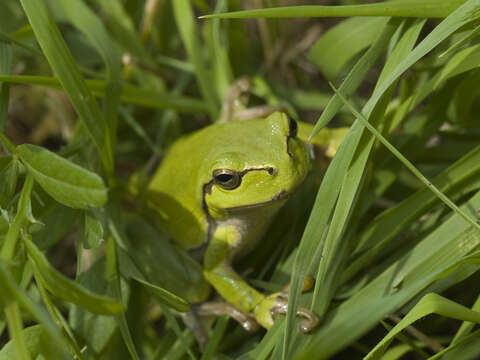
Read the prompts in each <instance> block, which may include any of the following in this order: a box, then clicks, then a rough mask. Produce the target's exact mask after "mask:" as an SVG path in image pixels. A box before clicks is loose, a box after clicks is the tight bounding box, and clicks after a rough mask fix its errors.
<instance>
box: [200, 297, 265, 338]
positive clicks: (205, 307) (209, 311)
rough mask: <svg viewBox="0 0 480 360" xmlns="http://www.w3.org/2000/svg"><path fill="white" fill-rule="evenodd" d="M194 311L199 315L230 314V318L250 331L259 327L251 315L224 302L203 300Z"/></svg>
mask: <svg viewBox="0 0 480 360" xmlns="http://www.w3.org/2000/svg"><path fill="white" fill-rule="evenodd" d="M196 312H197V314H198V315H200V316H210V315H213V316H222V315H227V316H230V317H231V318H232V319H235V320H236V321H237V322H238V323H240V325H242V327H243V328H244V329H245V330H247V331H250V332H253V331H257V330H258V328H259V325H258V323H257V321H256V320H255V318H254V317H253V316H252V315H250V314H248V313H246V312H243V311H241V310H239V309H237V308H236V307H235V306H233V305H231V304H229V303H226V302H222V301H210V302H205V303H202V304H200V305H198V306H197V307H196Z"/></svg>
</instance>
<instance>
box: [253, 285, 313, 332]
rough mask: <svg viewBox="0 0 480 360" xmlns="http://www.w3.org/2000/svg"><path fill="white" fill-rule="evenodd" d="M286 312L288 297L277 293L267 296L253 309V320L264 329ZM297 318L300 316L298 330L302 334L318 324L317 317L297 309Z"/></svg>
mask: <svg viewBox="0 0 480 360" xmlns="http://www.w3.org/2000/svg"><path fill="white" fill-rule="evenodd" d="M287 311H288V295H287V294H286V293H284V292H279V293H275V294H271V295H269V296H267V297H266V298H265V299H264V300H263V301H262V302H261V303H260V304H259V305H258V306H257V308H256V309H255V318H256V319H257V321H258V322H259V323H260V324H261V325H262V326H263V327H265V328H267V329H268V328H270V327H271V326H272V325H273V322H274V321H275V319H276V317H277V316H278V315H279V314H281V315H285V314H286V313H287ZM296 314H297V316H301V317H302V318H304V319H303V321H301V322H300V325H299V330H300V332H302V333H308V332H311V331H312V330H313V329H314V328H315V327H316V326H317V325H318V323H319V319H318V316H317V315H315V314H314V313H313V312H312V311H310V310H308V309H306V308H304V307H298V308H297V310H296Z"/></svg>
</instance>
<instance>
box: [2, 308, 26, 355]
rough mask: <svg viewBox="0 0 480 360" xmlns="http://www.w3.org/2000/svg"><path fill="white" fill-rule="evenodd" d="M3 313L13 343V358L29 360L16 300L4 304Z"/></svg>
mask: <svg viewBox="0 0 480 360" xmlns="http://www.w3.org/2000/svg"><path fill="white" fill-rule="evenodd" d="M5 315H6V318H7V323H8V333H9V335H10V337H11V339H12V340H13V342H14V343H15V352H16V354H15V355H16V356H15V358H16V359H18V360H30V354H29V353H28V351H27V346H26V345H25V339H24V337H23V331H22V330H23V321H22V316H21V315H20V308H19V306H18V303H17V302H16V301H11V302H10V303H8V304H7V306H5Z"/></svg>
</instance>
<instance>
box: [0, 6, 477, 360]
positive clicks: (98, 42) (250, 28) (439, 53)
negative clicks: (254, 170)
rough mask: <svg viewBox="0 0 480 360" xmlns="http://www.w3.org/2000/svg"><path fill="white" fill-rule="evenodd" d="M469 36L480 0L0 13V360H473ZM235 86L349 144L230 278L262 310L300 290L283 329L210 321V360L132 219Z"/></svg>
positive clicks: (473, 58)
mask: <svg viewBox="0 0 480 360" xmlns="http://www.w3.org/2000/svg"><path fill="white" fill-rule="evenodd" d="M305 5H308V6H305ZM257 9H259V10H257ZM479 17H480V1H479V0H455V1H442V0H415V1H413V0H396V1H388V2H382V1H375V2H374V1H368V2H367V1H356V0H343V1H342V0H337V1H316V2H308V1H304V2H300V1H281V0H272V1H261V0H255V1H254V0H252V1H236V0H228V1H227V0H219V1H206V0H194V1H189V0H122V1H107V0H89V1H81V0H69V1H64V0H62V1H60V0H42V1H38V0H21V1H15V0H4V1H3V2H2V11H0V143H1V144H2V145H1V148H0V155H1V156H0V207H1V216H0V307H1V309H2V310H3V311H2V313H1V315H0V346H1V349H0V360H4V359H12V358H14V356H15V358H16V359H22V360H23V359H31V358H36V356H37V355H38V354H42V355H43V356H44V357H45V358H58V359H62V358H65V359H67V358H71V357H72V354H74V355H75V356H76V357H77V358H78V359H129V358H134V359H163V358H168V359H180V358H194V359H197V358H198V359H213V358H225V359H228V358H241V359H265V358H274V359H277V358H279V359H280V358H282V359H292V358H295V359H307V358H308V359H309V358H316V359H327V358H339V359H345V358H348V359H362V358H367V359H379V358H382V359H400V358H402V359H403V358H411V359H424V358H432V359H433V358H440V357H441V358H443V359H476V358H478V357H479V356H480V341H478V339H477V337H476V336H475V332H472V330H473V329H474V326H473V324H474V323H479V322H480V317H479V316H480V315H479V312H477V310H478V309H479V301H478V298H479V297H478V295H479V291H478V287H477V286H476V284H478V280H479V274H478V265H479V261H478V247H479V243H480V231H479V224H478V217H479V213H478V211H479V209H480V202H479V198H478V190H479V187H480V181H479V179H480V177H479V175H480V147H479V145H478V144H479V140H480V120H479V118H478V114H479V113H480V112H479V111H480V101H479V92H480V88H479V87H478V81H479V80H480V70H479V66H480V46H479V39H480V36H479V33H480V31H479V29H480V27H479V23H478V21H479ZM232 18H234V19H232ZM241 76H248V77H249V78H250V79H251V81H252V88H251V91H250V96H249V106H254V105H262V104H269V105H281V106H283V107H284V108H286V109H288V112H289V115H290V116H292V117H293V118H295V119H297V120H301V121H304V122H307V123H311V124H314V126H311V127H310V128H308V129H309V131H310V137H313V136H315V135H316V134H317V133H319V132H320V133H321V134H324V135H322V136H326V135H325V134H327V132H323V133H322V128H324V127H325V126H328V127H329V128H336V127H340V126H349V127H350V130H349V131H348V133H347V135H346V136H345V138H344V140H343V142H342V143H341V145H340V147H339V149H338V151H337V153H336V155H335V157H334V158H333V159H332V160H330V159H326V158H325V156H324V154H323V153H322V149H318V148H317V149H315V150H314V152H315V154H316V157H315V160H314V162H313V169H312V172H311V176H310V177H309V178H308V179H307V181H306V183H305V184H304V186H303V187H302V188H301V189H299V191H298V192H297V193H296V194H295V195H294V196H292V198H291V199H290V200H289V202H288V204H287V206H286V207H285V208H284V209H282V210H281V212H280V214H279V217H278V219H277V220H276V222H275V223H274V224H273V226H272V227H271V229H270V230H269V232H268V234H267V235H266V237H265V239H263V241H262V242H261V243H260V244H259V246H258V248H256V249H255V250H254V251H253V252H252V253H250V254H249V255H248V256H246V257H245V258H244V259H242V260H241V261H240V262H239V264H238V268H239V269H240V272H241V273H246V274H247V278H248V280H249V281H250V282H251V283H252V284H254V285H255V286H257V287H259V288H260V289H262V290H263V291H265V292H270V291H277V290H278V289H281V288H282V287H283V286H284V285H285V284H286V283H288V282H291V290H290V294H289V296H290V298H289V304H290V309H289V313H288V314H287V316H286V317H281V318H279V320H278V321H276V323H275V325H274V327H273V328H272V329H270V330H269V331H268V332H266V333H265V332H264V331H260V332H257V333H254V334H249V333H246V332H245V331H244V330H243V329H242V328H241V327H240V326H238V325H237V324H235V323H234V322H233V321H232V320H228V319H226V318H220V319H218V320H217V321H216V322H215V323H214V324H213V326H212V329H211V330H210V341H209V342H208V344H207V346H206V348H205V349H200V348H199V347H198V345H197V344H196V342H195V341H194V336H193V334H192V332H191V331H190V330H189V329H188V328H187V327H185V325H184V324H183V322H182V321H179V319H178V317H176V316H175V312H173V311H172V309H175V310H177V311H185V310H188V308H189V305H188V304H187V303H185V302H184V301H183V299H181V298H179V297H178V296H176V294H172V293H170V292H168V291H166V290H165V289H162V288H161V287H159V286H158V281H156V280H155V277H154V276H153V277H152V275H151V274H149V273H148V271H146V269H148V268H149V267H154V265H155V266H156V265H157V264H153V263H149V262H151V261H153V260H152V259H155V257H151V256H149V257H147V256H145V257H142V255H141V252H138V251H134V250H136V249H133V248H132V246H134V245H132V244H135V241H138V239H136V238H135V237H134V236H133V237H132V235H131V233H130V232H128V228H127V224H128V223H129V221H131V220H129V219H131V215H128V212H130V211H131V210H132V207H131V205H128V206H125V201H124V200H125V197H126V193H127V183H128V179H129V177H130V176H131V175H132V174H134V173H135V174H136V181H137V182H138V184H139V189H140V192H141V189H142V186H144V185H145V184H146V181H148V173H149V172H150V171H151V169H152V167H153V166H154V164H155V163H158V162H159V161H161V159H162V157H163V156H164V155H165V154H166V152H167V151H168V148H169V146H170V145H171V144H172V143H173V142H174V141H175V140H176V139H178V138H179V137H180V136H182V135H183V134H187V133H190V132H192V131H194V130H196V129H199V128H201V127H203V126H205V125H208V124H210V123H214V122H215V121H217V120H218V117H219V113H220V111H221V107H222V104H223V102H224V101H225V98H226V94H227V90H228V88H229V86H230V85H231V84H232V83H233V82H234V81H235V80H236V79H238V78H239V77H241ZM329 82H331V83H333V85H334V87H335V88H337V89H338V92H337V93H335V92H334V91H333V90H332V88H331V87H330V86H329ZM366 122H368V123H369V124H367V123H366ZM305 129H306V127H305V128H303V131H304V132H305ZM259 141H261V139H259ZM24 143H29V144H33V145H26V144H24ZM21 144H24V145H21ZM185 161H188V156H186V158H185ZM327 166H328V167H327ZM432 189H433V192H432V191H431V190H432ZM135 221H140V222H142V221H143V223H142V224H143V225H142V226H145V227H146V228H148V229H150V230H148V231H145V234H148V235H145V236H144V237H143V238H142V239H141V240H142V241H144V242H145V244H147V245H148V246H150V245H149V244H151V245H152V246H151V247H152V248H155V247H158V244H159V242H161V241H167V239H165V235H164V234H163V233H161V232H159V231H158V230H155V229H153V228H150V227H148V224H145V223H144V222H145V221H146V220H145V219H143V220H142V219H141V218H140V219H138V218H137V219H136V220H135ZM147 245H146V246H147ZM266 259H267V261H266ZM169 270H171V269H168V268H165V269H163V271H164V272H165V274H166V275H168V276H169V275H170V274H169ZM172 274H173V273H172ZM307 274H312V275H314V277H315V278H316V284H315V289H314V291H313V292H311V293H307V294H300V285H301V283H302V282H303V279H304V277H305V276H306V275H307ZM162 275H163V274H162ZM297 305H302V306H305V307H310V308H311V309H313V310H314V311H315V312H316V313H317V314H318V315H319V316H320V318H321V324H320V326H319V328H318V329H317V330H315V331H314V332H313V333H312V334H309V335H302V334H300V333H299V332H298V331H297V319H296V318H295V316H294V313H293V312H292V311H290V310H291V309H293V308H294V307H296V306H297ZM125 309H126V310H125ZM393 314H394V315H395V316H390V315H393ZM430 314H437V315H434V316H428V317H426V316H427V315H430ZM424 317H426V318H425V319H423V321H421V322H419V321H417V320H418V319H420V318H424ZM398 318H403V320H401V321H400V322H399V323H398V324H395V323H394V322H392V319H398ZM461 321H463V323H461ZM410 325H413V326H414V327H415V328H414V329H413V330H415V331H412V328H408V326H410ZM402 330H405V331H404V332H403V333H402V332H401V331H402ZM392 340H395V341H394V342H393V343H392Z"/></svg>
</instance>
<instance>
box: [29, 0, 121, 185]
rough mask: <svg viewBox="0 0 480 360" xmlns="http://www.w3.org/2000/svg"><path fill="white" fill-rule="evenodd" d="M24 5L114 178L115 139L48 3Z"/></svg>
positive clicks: (40, 40) (31, 22) (103, 162)
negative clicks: (51, 13) (54, 20)
mask: <svg viewBox="0 0 480 360" xmlns="http://www.w3.org/2000/svg"><path fill="white" fill-rule="evenodd" d="M21 4H22V6H23V9H24V10H25V13H26V15H27V17H28V20H29V22H30V24H31V26H32V29H33V31H34V33H35V36H36V38H37V41H38V43H39V44H40V47H41V48H42V50H43V53H44V54H45V57H46V58H47V60H48V62H49V64H50V65H51V67H52V69H53V71H54V72H55V74H56V76H57V77H58V80H59V81H60V83H61V84H62V87H63V88H64V90H65V92H66V93H67V95H68V97H69V98H70V100H71V102H72V105H73V107H74V108H75V110H76V111H77V113H78V115H79V117H80V119H81V120H82V121H83V122H84V124H85V127H86V128H87V129H88V132H89V134H90V136H91V137H92V140H93V142H94V143H95V145H96V146H97V147H98V149H99V153H100V158H101V159H102V164H103V166H104V170H105V172H106V174H107V178H108V179H109V180H110V181H113V172H114V168H113V148H112V139H111V137H110V132H109V129H108V125H107V123H106V121H105V119H104V117H103V116H102V113H101V111H100V108H99V106H98V103H97V101H96V99H95V97H94V96H93V94H92V93H91V92H90V90H89V89H88V87H87V85H86V84H85V81H84V79H83V78H82V76H81V74H80V71H79V69H78V66H77V65H76V63H75V60H74V59H73V57H72V54H71V53H70V51H69V49H68V47H67V45H66V44H65V41H64V39H63V37H62V35H61V34H60V31H59V29H58V27H57V25H56V24H55V23H54V22H53V20H52V18H51V16H50V14H49V12H48V9H47V8H46V6H45V4H44V3H43V2H41V1H36V0H21Z"/></svg>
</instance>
